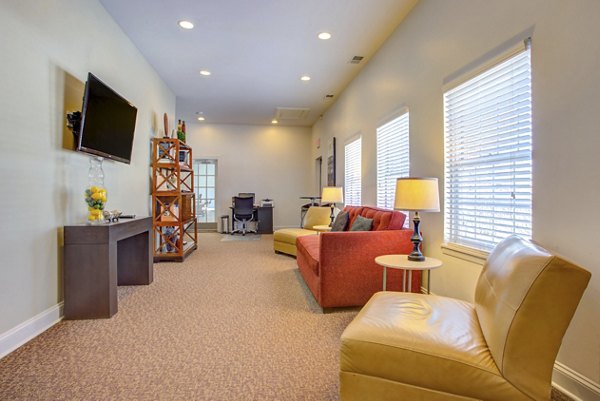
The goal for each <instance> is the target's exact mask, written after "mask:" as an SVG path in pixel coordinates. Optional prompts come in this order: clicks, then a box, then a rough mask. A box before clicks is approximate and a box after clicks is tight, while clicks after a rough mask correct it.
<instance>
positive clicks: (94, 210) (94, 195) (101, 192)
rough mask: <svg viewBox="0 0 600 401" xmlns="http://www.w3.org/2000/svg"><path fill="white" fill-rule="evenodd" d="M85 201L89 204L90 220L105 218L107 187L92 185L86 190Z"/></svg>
mask: <svg viewBox="0 0 600 401" xmlns="http://www.w3.org/2000/svg"><path fill="white" fill-rule="evenodd" d="M85 202H86V203H87V205H88V221H90V222H94V221H96V220H103V219H104V216H103V215H102V211H103V210H104V205H105V204H106V189H104V188H102V187H98V186H95V185H93V186H91V187H90V188H88V189H86V190H85Z"/></svg>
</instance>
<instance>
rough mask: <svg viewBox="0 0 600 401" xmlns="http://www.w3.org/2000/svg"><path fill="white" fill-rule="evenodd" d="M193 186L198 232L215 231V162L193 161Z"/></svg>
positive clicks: (211, 160) (210, 160)
mask: <svg viewBox="0 0 600 401" xmlns="http://www.w3.org/2000/svg"><path fill="white" fill-rule="evenodd" d="M194 184H195V185H194V192H195V193H196V220H197V221H198V231H217V217H216V208H215V204H216V202H215V200H216V196H217V193H216V192H217V187H216V185H217V160H215V159H196V160H194Z"/></svg>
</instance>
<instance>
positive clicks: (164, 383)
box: [0, 234, 569, 401]
mask: <svg viewBox="0 0 600 401" xmlns="http://www.w3.org/2000/svg"><path fill="white" fill-rule="evenodd" d="M221 238H222V236H221V235H219V234H201V235H199V249H198V250H197V251H196V252H194V253H193V254H192V255H191V256H190V257H189V258H188V259H187V260H186V261H185V262H184V263H162V264H156V265H155V273H154V283H152V284H151V285H150V286H140V287H119V312H118V313H117V314H116V315H115V316H114V317H113V318H112V319H101V320H80V321H63V322H61V323H59V324H57V325H56V326H54V327H53V328H51V329H50V330H48V331H46V332H45V333H43V334H42V335H40V336H39V337H37V338H35V339H34V340H32V341H30V342H29V343H27V344H26V345H24V346H22V347H21V348H19V349H18V350H16V351H15V352H13V353H12V354H10V355H8V356H6V357H5V358H3V359H1V360H0V400H3V401H5V400H30V401H32V400H140V401H142V400H210V401H221V400H223V401H225V400H227V401H244V400H248V401H250V400H252V401H269V400H282V401H283V400H285V401H295V400H298V401H300V400H303V401H311V400H314V401H328V400H338V366H339V365H338V355H339V354H338V352H339V351H338V350H339V338H340V335H341V333H342V331H343V330H344V328H345V327H346V326H347V325H348V323H350V321H351V320H352V318H353V317H354V315H355V314H356V311H355V310H342V311H336V312H332V313H328V314H325V315H324V314H322V313H321V311H320V309H319V308H318V306H317V304H316V302H315V301H314V299H313V298H312V295H310V293H309V291H308V289H307V288H306V286H305V285H304V283H303V281H302V278H301V277H300V276H299V274H298V272H297V268H296V262H295V259H293V258H291V257H287V256H283V255H276V254H274V253H273V251H272V241H273V238H272V236H271V235H263V236H262V238H261V239H260V240H259V241H237V242H221ZM552 399H553V400H568V399H569V398H563V397H561V395H560V393H557V392H553V397H552Z"/></svg>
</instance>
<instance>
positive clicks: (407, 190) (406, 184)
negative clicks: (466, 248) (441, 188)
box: [394, 177, 440, 262]
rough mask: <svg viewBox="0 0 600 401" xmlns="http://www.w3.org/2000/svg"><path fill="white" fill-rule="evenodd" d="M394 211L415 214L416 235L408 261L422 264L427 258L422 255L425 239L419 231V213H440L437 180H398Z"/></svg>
mask: <svg viewBox="0 0 600 401" xmlns="http://www.w3.org/2000/svg"><path fill="white" fill-rule="evenodd" d="M394 209H396V210H407V211H412V212H415V216H414V218H413V224H414V230H415V231H414V233H413V235H412V237H411V239H410V240H411V242H412V243H413V250H412V252H411V253H410V255H408V260H412V261H417V262H422V261H424V260H425V256H423V254H422V253H421V249H420V247H421V242H422V241H423V237H421V233H420V231H419V224H420V223H421V219H420V218H419V212H439V211H440V196H439V192H438V179H437V178H416V177H407V178H398V180H397V181H396V198H395V202H394Z"/></svg>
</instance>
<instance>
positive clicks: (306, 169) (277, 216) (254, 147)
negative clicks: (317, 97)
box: [186, 121, 314, 229]
mask: <svg viewBox="0 0 600 401" xmlns="http://www.w3.org/2000/svg"><path fill="white" fill-rule="evenodd" d="M186 125H187V138H186V142H187V143H188V144H189V145H190V146H192V151H193V156H194V159H217V160H218V161H217V200H216V206H217V213H216V216H217V218H218V217H219V216H220V215H222V214H229V206H231V197H232V196H234V195H237V194H238V193H239V192H254V193H255V194H256V199H257V201H258V200H260V199H263V198H270V199H273V200H274V202H275V209H274V210H273V226H274V228H275V229H276V228H279V227H297V226H299V224H300V206H301V205H302V204H303V203H306V201H303V200H301V199H299V198H300V196H307V195H312V193H313V192H314V190H313V188H312V186H311V183H312V178H313V176H312V175H311V174H310V172H311V171H312V170H311V168H313V164H314V162H313V161H312V160H311V159H310V157H311V151H310V144H311V130H310V128H305V127H284V126H257V125H231V124H199V123H189V124H188V122H187V121H186Z"/></svg>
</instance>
